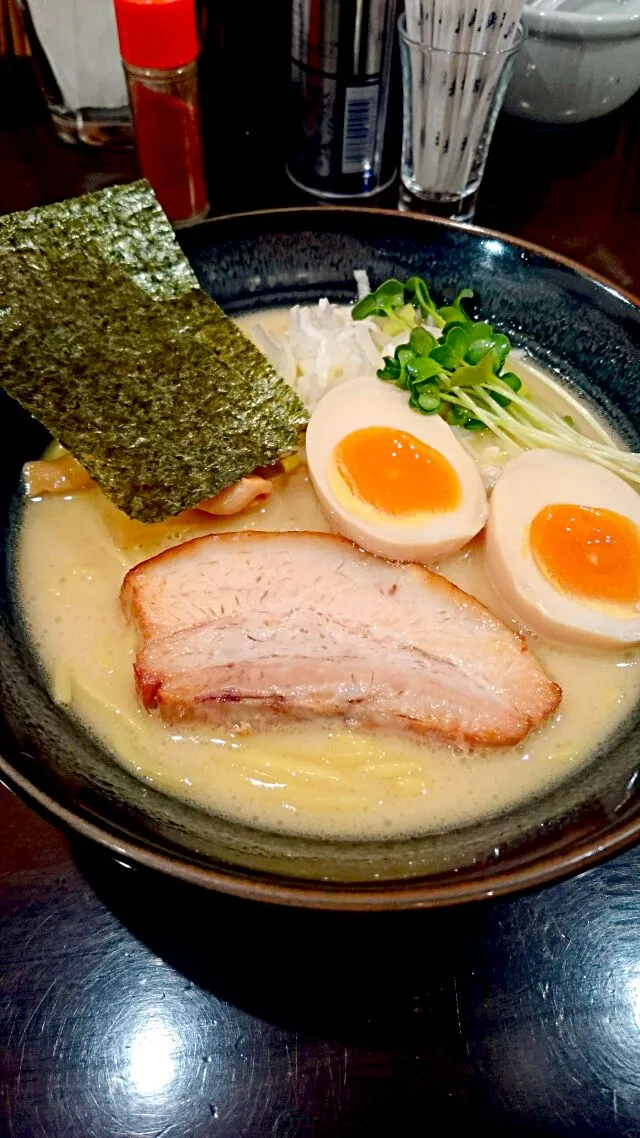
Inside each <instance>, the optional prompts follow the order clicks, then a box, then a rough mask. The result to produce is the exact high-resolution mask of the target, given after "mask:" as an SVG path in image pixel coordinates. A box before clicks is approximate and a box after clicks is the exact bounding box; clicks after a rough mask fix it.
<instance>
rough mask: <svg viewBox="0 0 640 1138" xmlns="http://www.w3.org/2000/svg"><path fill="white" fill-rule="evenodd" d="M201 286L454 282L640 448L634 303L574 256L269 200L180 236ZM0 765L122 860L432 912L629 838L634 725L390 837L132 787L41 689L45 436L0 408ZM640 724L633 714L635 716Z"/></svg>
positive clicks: (234, 290)
mask: <svg viewBox="0 0 640 1138" xmlns="http://www.w3.org/2000/svg"><path fill="white" fill-rule="evenodd" d="M181 241H182V244H183V246H184V248H185V250H186V252H187V254H188V256H189V258H190V260H191V262H192V264H193V266H194V268H195V271H196V273H197V275H198V277H199V279H200V282H201V284H202V286H203V287H204V288H205V289H206V290H207V291H208V292H210V293H211V294H212V295H213V296H215V297H216V299H217V300H218V301H220V303H221V304H222V305H223V306H224V308H225V309H226V310H227V312H229V313H231V314H233V313H241V312H246V311H248V310H249V309H252V308H262V307H265V306H276V305H289V304H292V303H295V302H313V301H315V300H317V299H318V298H319V297H320V296H328V297H330V298H331V299H332V300H336V301H348V300H351V299H353V297H354V291H355V290H354V282H353V276H352V272H353V269H355V268H366V269H368V270H369V272H370V274H371V279H372V281H373V282H380V281H381V280H383V279H384V278H385V277H390V276H397V277H401V278H402V277H406V276H408V275H409V274H411V273H419V274H421V275H423V276H425V277H426V278H427V279H428V280H429V281H430V282H432V284H433V287H434V290H435V291H436V293H443V294H446V295H447V296H450V295H452V294H453V293H454V292H455V291H457V289H458V288H459V287H460V286H462V285H469V286H471V287H472V288H473V289H474V290H475V291H476V294H477V297H478V300H479V303H480V306H481V309H482V312H483V314H484V316H485V317H486V318H487V319H489V320H491V321H495V323H496V324H498V325H499V326H500V327H501V328H502V329H504V330H505V331H506V332H507V333H508V335H509V336H510V337H511V338H512V340H513V342H514V343H515V344H516V345H517V346H519V347H524V348H526V349H528V350H529V351H530V352H531V354H532V355H533V356H534V357H535V358H536V359H537V360H539V361H540V362H541V363H543V364H544V365H546V366H547V367H551V368H555V369H557V370H558V371H559V372H560V373H561V374H562V375H563V376H565V377H566V378H567V379H568V380H569V381H570V382H572V383H574V384H575V385H576V386H577V387H578V388H580V389H582V390H583V391H585V392H587V394H588V395H589V396H590V397H591V398H592V399H593V400H594V402H595V403H596V404H597V405H598V406H599V407H601V408H602V409H603V410H604V411H605V413H606V414H607V415H608V416H609V417H610V419H611V420H613V422H614V423H615V425H616V427H617V429H618V430H619V431H620V432H621V433H622V435H623V436H624V437H625V438H626V439H628V440H629V442H630V443H632V444H633V445H634V446H635V447H636V449H638V439H637V434H636V426H637V425H638V424H640V414H639V413H640V311H639V309H638V308H637V307H636V305H635V304H634V303H633V302H632V300H631V299H629V298H627V297H625V296H623V295H621V294H620V293H619V292H617V291H616V290H615V289H614V288H613V287H611V286H609V285H607V284H606V283H605V282H603V281H600V280H598V279H596V278H594V277H593V276H590V275H589V274H588V273H586V272H584V271H583V270H581V269H580V268H578V267H577V266H575V265H572V264H570V263H569V262H567V261H563V260H561V259H559V258H555V257H553V256H551V255H549V254H545V253H544V252H543V251H540V250H537V249H535V248H533V247H530V246H524V245H520V244H517V243H516V242H513V241H510V240H508V239H506V238H503V237H501V236H500V235H498V234H492V233H486V232H482V231H480V230H476V229H473V228H470V227H464V226H454V225H447V224H446V223H442V222H438V221H431V220H428V219H424V218H415V217H412V216H410V215H406V214H404V215H403V214H397V213H386V212H382V211H376V210H350V209H330V208H318V209H315V208H314V209H306V210H276V211H272V212H268V213H256V214H249V215H244V216H234V217H228V218H220V219H217V220H214V221H210V222H207V223H205V224H204V225H201V226H199V227H197V228H196V229H193V230H191V231H189V232H187V233H186V234H184V236H182V237H181ZM0 409H1V412H2V414H1V418H0V436H1V441H0V525H1V526H2V537H3V543H4V546H5V549H6V555H5V558H4V570H3V573H4V576H3V579H2V586H1V595H0V603H1V624H0V706H1V715H0V751H1V753H2V756H3V757H2V758H1V759H0V773H1V774H2V777H3V778H4V780H5V781H6V782H7V784H8V785H10V786H11V787H13V788H14V789H16V790H17V791H18V792H19V793H21V794H23V795H24V796H25V797H26V798H28V799H29V800H30V801H31V802H32V803H33V804H34V805H36V806H37V807H39V808H40V809H42V810H43V811H45V812H47V813H49V814H51V815H53V816H55V817H56V818H57V819H59V820H60V821H61V822H62V823H64V824H65V825H67V826H70V827H72V828H73V829H74V830H77V831H80V832H81V833H83V834H85V835H87V836H89V837H92V838H94V839H95V840H96V841H98V842H100V843H102V844H103V845H105V846H107V847H108V848H110V849H111V850H113V852H114V853H115V854H117V855H118V856H119V857H120V858H124V859H131V860H132V861H136V862H141V863H144V864H146V865H149V866H152V867H155V868H157V869H160V870H162V871H164V872H167V873H171V874H174V875H176V876H179V877H182V878H184V879H186V880H189V881H192V882H198V883H201V884H203V885H205V886H209V887H211V888H214V889H221V890H225V891H226V892H231V893H237V894H241V895H243V896H246V897H254V898H260V899H263V900H269V901H278V902H284V903H288V904H297V905H308V906H317V907H335V908H339V907H342V908H354V909H356V908H361V909H374V908H393V907H397V908H401V907H409V906H412V905H423V906H435V905H443V904H452V903H455V902H459V901H463V900H469V899H472V898H479V897H483V896H488V895H492V894H497V893H505V892H509V891H512V890H516V889H520V888H523V887H525V886H529V885H534V884H538V883H540V882H542V881H546V880H550V879H552V878H555V877H558V876H560V875H562V874H565V873H568V872H571V871H574V870H577V869H583V868H585V867H586V866H588V865H590V864H592V863H593V862H594V861H596V860H597V859H599V858H601V857H603V856H604V855H605V854H607V853H611V852H613V851H615V850H618V849H620V848H622V847H623V846H625V845H627V844H629V843H630V842H633V841H635V840H636V838H637V837H638V835H639V834H640V780H638V779H637V769H638V757H639V755H638V751H639V747H638V744H639V741H640V728H638V726H637V723H636V722H631V723H629V724H628V726H627V729H626V730H625V732H624V733H623V734H622V737H619V738H616V739H615V740H612V741H611V743H610V745H609V746H608V748H607V749H606V753H602V754H600V755H598V756H596V757H595V758H594V759H593V761H592V762H591V763H590V764H589V765H588V766H587V767H585V769H583V770H582V771H579V772H577V773H576V774H575V775H574V776H573V777H571V778H568V779H566V780H565V781H564V782H563V783H562V784H561V785H558V786H557V787H556V788H555V789H553V790H550V791H548V792H547V793H545V794H543V795H541V796H540V797H538V798H536V799H535V800H533V801H529V802H528V803H527V804H526V805H523V806H521V807H519V808H517V809H514V810H511V811H510V812H509V813H506V814H503V815H501V816H499V817H496V818H493V819H490V820H487V821H484V822H481V823H478V824H475V825H468V826H464V827H461V828H459V829H455V830H451V831H449V832H447V833H442V834H436V835H431V836H428V837H423V838H413V839H411V840H404V841H390V842H343V843H337V842H336V843H332V842H326V841H318V840H311V839H309V840H306V839H302V838H288V837H282V836H277V835H273V834H269V833H266V832H263V831H259V830H253V829H249V828H247V827H244V826H241V825H238V824H234V823H232V822H229V821H227V820H225V819H223V818H219V817H215V816H212V815H208V814H205V813H204V812H201V811H199V810H197V809H194V808H193V807H190V806H188V805H185V804H184V803H181V802H179V801H177V800H176V799H172V798H169V797H166V796H165V795H163V794H161V793H160V792H158V791H156V790H154V789H152V788H151V787H149V786H145V785H143V784H142V783H141V782H138V781H137V780H136V779H135V778H134V777H133V776H132V775H130V774H128V773H127V772H126V771H125V770H124V769H123V768H122V767H120V766H119V765H118V764H117V763H116V762H115V761H114V760H113V759H112V758H111V757H110V755H109V754H108V753H107V752H106V751H105V750H103V749H102V748H101V747H100V746H99V745H98V744H97V743H96V742H95V741H94V740H93V739H91V738H90V737H89V736H88V735H87V734H85V733H84V732H83V730H82V729H81V728H80V727H79V726H78V725H77V724H76V723H74V722H73V720H71V719H70V718H69V717H68V716H67V715H66V714H65V713H64V711H62V710H61V709H60V708H59V707H57V706H56V705H55V704H54V703H53V702H52V700H51V699H50V697H49V695H48V694H47V691H46V689H45V686H44V684H43V680H42V677H41V675H40V674H39V671H38V668H37V664H36V661H35V660H34V658H33V656H32V654H31V652H30V650H29V646H28V644H27V643H26V641H25V638H24V635H23V630H22V629H21V627H20V621H19V614H18V613H17V612H16V609H15V604H14V593H13V586H12V540H11V539H12V531H13V527H14V525H15V524H16V521H17V519H18V516H19V489H18V487H19V475H20V469H21V466H22V463H23V462H24V461H26V460H27V459H29V458H33V457H35V456H37V455H38V454H39V453H41V451H42V449H43V447H44V444H45V443H46V441H47V437H46V434H45V433H44V432H43V431H42V430H41V428H40V427H38V425H37V424H36V423H35V422H34V421H33V420H32V419H31V418H30V417H29V416H28V415H26V414H24V413H23V412H22V411H21V410H20V408H19V407H18V406H17V405H16V404H15V403H13V402H12V401H10V400H9V399H7V398H3V400H2V402H1V403H0ZM636 719H637V717H636Z"/></svg>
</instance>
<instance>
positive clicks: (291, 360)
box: [251, 269, 406, 411]
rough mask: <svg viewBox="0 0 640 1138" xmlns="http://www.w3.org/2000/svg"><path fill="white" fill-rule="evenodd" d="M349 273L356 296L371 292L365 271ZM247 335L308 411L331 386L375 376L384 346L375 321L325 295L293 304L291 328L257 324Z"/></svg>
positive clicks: (380, 362) (404, 337) (290, 314)
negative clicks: (356, 316) (359, 316)
mask: <svg viewBox="0 0 640 1138" xmlns="http://www.w3.org/2000/svg"><path fill="white" fill-rule="evenodd" d="M353 275H354V277H355V278H356V284H357V288H358V295H359V296H366V295H367V294H368V293H369V292H370V287H369V278H368V275H367V273H366V270H364V269H356V270H355V272H354V274H353ZM251 334H252V336H253V339H254V340H255V342H256V344H257V346H258V347H259V348H260V350H261V351H263V352H264V354H265V355H266V356H267V358H268V359H269V360H270V361H271V363H272V364H273V366H274V368H275V369H276V371H277V372H278V374H279V375H281V376H282V378H283V379H286V381H287V383H290V384H291V386H292V387H293V388H294V389H295V390H296V391H297V393H298V395H299V396H300V398H301V399H302V402H303V403H304V404H305V405H306V407H308V409H309V410H310V411H311V410H313V408H314V407H315V406H316V404H317V403H318V402H319V400H320V399H321V398H322V396H323V395H324V394H325V393H326V392H327V391H329V389H330V388H332V387H335V386H337V384H339V383H344V382H345V380H347V379H355V378H356V376H361V375H371V376H375V374H376V371H377V370H378V368H380V367H381V366H382V356H383V354H384V352H383V351H382V350H381V349H382V348H383V346H384V345H383V343H382V342H381V334H380V329H379V328H378V326H377V324H376V323H375V321H373V320H368V319H366V320H358V321H354V320H352V319H351V309H350V308H349V307H347V306H345V305H338V304H332V303H331V302H330V301H329V300H328V299H327V298H326V297H324V298H323V299H322V300H320V301H318V304H317V305H314V306H308V305H299V304H296V305H294V307H293V308H291V309H290V311H289V327H288V328H287V329H286V330H285V331H283V332H282V333H276V332H273V331H267V329H265V328H263V327H262V325H261V324H255V325H253V327H252V330H251ZM401 339H406V334H405V335H404V336H403V337H401ZM390 350H391V352H393V346H391V348H390Z"/></svg>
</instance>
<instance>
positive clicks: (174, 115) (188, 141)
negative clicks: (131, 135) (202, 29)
mask: <svg viewBox="0 0 640 1138" xmlns="http://www.w3.org/2000/svg"><path fill="white" fill-rule="evenodd" d="M115 9H116V19H117V24H118V35H119V39H120V53H121V55H122V61H123V64H124V69H125V74H126V77H127V86H128V89H129V103H130V105H131V114H132V118H133V128H134V132H135V142H136V150H137V154H138V161H139V164H140V170H141V172H142V174H143V176H144V177H145V178H146V179H147V180H148V181H149V182H150V183H151V185H152V187H153V189H154V191H155V194H156V197H157V198H158V200H159V202H160V204H161V206H162V208H163V209H164V211H165V213H166V214H167V216H168V218H169V219H170V221H172V222H173V224H174V225H175V226H180V225H189V224H191V223H193V222H195V221H199V220H201V219H202V218H203V217H205V216H206V214H207V212H208V210H209V202H208V198H207V186H206V181H205V175H204V159H203V147H202V129H201V122H200V104H199V97H198V75H197V57H198V51H199V44H198V30H197V23H196V12H195V0H115Z"/></svg>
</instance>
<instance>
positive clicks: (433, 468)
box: [333, 427, 462, 517]
mask: <svg viewBox="0 0 640 1138" xmlns="http://www.w3.org/2000/svg"><path fill="white" fill-rule="evenodd" d="M333 457H334V460H335V463H336V467H337V470H338V473H339V474H340V476H341V477H342V479H343V480H344V481H345V482H346V484H347V486H348V487H349V489H350V491H351V493H352V494H353V495H355V497H357V498H360V499H361V500H362V501H363V502H367V503H368V504H369V505H371V506H373V507H375V509H376V510H380V511H381V512H382V513H385V514H391V515H393V516H395V517H402V516H403V515H405V516H406V515H410V514H421V513H445V512H447V511H449V510H455V509H456V507H457V506H458V505H459V503H460V499H461V497H462V486H461V485H460V479H459V477H458V475H457V474H456V471H455V470H454V468H453V466H452V465H451V463H450V462H449V461H448V459H446V458H445V457H444V455H443V454H440V451H437V450H434V449H433V447H430V446H427V444H426V443H423V442H421V441H420V439H417V438H416V437H415V436H414V435H410V434H408V433H407V432H406V431H399V430H397V429H396V428H395V427H363V428H361V429H360V430H358V431H352V433H351V434H350V435H346V437H345V438H344V439H342V440H341V441H340V442H339V443H338V445H337V447H336V448H335V450H334V452H333Z"/></svg>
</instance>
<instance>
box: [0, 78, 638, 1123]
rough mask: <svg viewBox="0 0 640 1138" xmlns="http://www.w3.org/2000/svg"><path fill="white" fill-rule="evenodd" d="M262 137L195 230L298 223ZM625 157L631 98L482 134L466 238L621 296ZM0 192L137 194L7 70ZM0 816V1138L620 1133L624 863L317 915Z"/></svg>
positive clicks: (631, 881) (627, 275) (6, 198)
mask: <svg viewBox="0 0 640 1138" xmlns="http://www.w3.org/2000/svg"><path fill="white" fill-rule="evenodd" d="M237 105H238V106H239V107H240V110H239V111H238V115H239V116H240V118H242V114H243V111H242V106H243V105H242V102H241V101H240V100H239V101H238V103H237ZM232 126H233V124H232ZM267 127H268V124H267V122H266V120H265V119H264V118H261V117H260V114H258V117H257V120H256V119H255V118H254V119H253V120H252V119H250V118H249V119H247V121H245V122H236V123H235V127H234V129H236V146H235V149H234V150H232V151H230V150H229V149H228V147H227V145H226V144H225V146H224V147H222V146H220V147H219V146H216V145H213V144H212V143H211V142H210V145H209V173H210V179H211V191H212V200H213V202H214V209H215V210H216V211H218V212H224V211H228V210H239V209H244V208H259V207H261V206H268V205H283V204H288V203H291V202H295V201H299V200H301V199H300V196H299V195H298V196H296V195H294V193H293V191H292V190H291V189H290V187H288V186H287V184H286V180H285V178H284V176H283V175H282V174H281V169H280V167H279V165H278V163H277V161H275V160H274V157H273V155H274V145H275V144H274V142H273V131H272V132H271V134H269V132H268V129H267ZM227 128H228V129H229V130H231V127H229V126H228V124H227ZM276 133H277V132H276ZM270 140H271V141H270ZM639 156H640V102H639V101H638V100H637V99H636V100H635V101H634V102H633V103H630V104H628V105H627V107H625V108H623V109H622V110H621V111H620V112H617V113H615V114H613V115H611V116H608V117H607V118H605V119H602V120H600V121H599V122H594V123H591V124H586V125H585V126H583V127H573V128H569V129H566V130H553V131H548V130H547V131H536V130H532V129H530V128H527V127H525V126H524V125H523V124H521V123H518V122H516V121H508V120H504V121H502V122H501V123H500V124H499V127H498V130H497V134H496V137H495V140H494V145H493V148H492V153H491V157H490V163H489V168H488V170H487V174H486V178H485V182H484V185H483V189H482V195H481V199H480V204H479V208H478V213H477V221H478V223H479V224H486V225H489V226H491V227H494V228H499V229H502V230H504V231H506V232H508V233H512V234H516V235H519V236H524V237H527V238H529V239H531V240H534V241H537V242H540V243H541V244H544V245H546V246H548V247H550V248H551V249H554V250H556V251H561V252H563V253H565V254H567V255H569V256H572V257H574V258H575V259H577V260H579V261H581V262H582V263H584V264H586V265H589V266H591V267H592V268H594V269H596V270H598V271H599V272H600V273H602V274H605V275H606V276H608V277H609V278H610V279H611V280H612V281H614V282H616V283H617V284H619V285H622V286H623V287H624V288H626V289H628V290H631V291H633V290H635V291H636V292H637V293H640V158H639ZM264 163H266V165H264ZM257 170H262V171H263V176H261V177H260V178H257V177H256V171H257ZM0 171H1V176H0V211H10V210H15V209H21V208H25V207H27V206H32V205H39V204H43V203H46V202H49V201H52V200H55V199H59V198H62V197H65V196H68V195H74V194H78V193H82V192H83V191H86V190H90V189H96V188H99V187H101V186H104V185H107V184H109V183H112V182H115V181H123V180H127V179H128V178H130V177H132V176H134V175H135V172H136V171H135V162H134V158H133V155H132V154H131V153H130V152H127V151H122V152H120V153H117V152H108V151H99V150H80V149H77V150H76V149H73V148H69V147H65V146H63V145H61V144H59V143H58V142H57V141H56V139H55V137H54V135H53V132H52V130H51V128H50V126H49V123H48V121H47V118H46V114H45V113H44V110H43V106H42V103H41V101H40V98H39V95H38V92H37V88H36V87H35V84H34V83H33V80H32V76H31V72H30V69H29V65H28V64H25V63H13V64H9V63H5V64H4V65H3V66H2V68H0ZM267 171H268V175H267ZM394 192H395V191H394ZM386 204H389V205H393V204H394V202H393V200H392V197H391V199H389V198H388V199H387V200H386ZM0 811H1V814H0V835H1V837H0V883H1V888H0V921H1V939H0V973H1V980H0V1135H10V1136H11V1138H34V1136H39V1135H43V1136H46V1138H58V1136H61V1138H67V1136H71V1138H133V1136H141V1138H142V1136H144V1138H151V1136H157V1138H160V1136H162V1138H201V1136H204V1135H211V1136H214V1138H215V1136H220V1138H241V1136H246V1138H267V1136H269V1138H311V1136H313V1138H356V1136H358V1138H378V1136H380V1138H382V1136H384V1138H396V1136H398V1138H405V1136H406V1138H413V1136H414V1135H415V1136H418V1135H420V1136H422V1135H432V1134H433V1135H438V1136H439V1135H441V1134H442V1135H444V1134H447V1135H457V1134H459V1133H460V1134H461V1133H463V1131H464V1132H465V1133H468V1132H471V1131H472V1130H473V1131H474V1132H475V1131H477V1130H478V1128H480V1131H481V1132H484V1133H489V1134H492V1135H493V1136H495V1138H500V1136H505V1138H511V1136H514V1138H515V1136H518V1138H521V1136H522V1138H528V1136H532V1138H533V1136H536V1138H543V1136H544V1138H552V1136H558V1138H560V1136H569V1135H571V1136H576V1138H582V1136H584V1135H595V1136H597V1138H608V1136H616V1138H618V1136H626V1138H631V1136H636V1135H640V849H638V850H632V851H630V852H628V853H625V854H623V855H622V856H619V857H617V858H616V859H614V860H612V861H610V862H608V863H607V864H605V865H603V866H601V867H599V868H597V869H593V870H591V871H589V872H588V873H585V874H583V875H582V876H580V877H576V878H574V879H572V880H568V881H566V882H563V883H561V884H558V885H555V886H552V887H549V888H546V889H544V890H543V891H541V892H539V893H533V894H528V895H526V896H520V897H516V898H514V899H509V900H503V901H500V902H485V903H483V904H480V905H476V906H468V907H463V908H461V909H457V910H448V911H443V912H439V913H438V912H434V913H426V912H425V913H420V912H415V913H406V914H402V913H396V914H388V915H387V914H379V915H365V914H354V915H349V914H335V915H334V914H331V913H305V912H297V911H294V910H280V909H276V908H271V907H265V906H259V905H253V904H248V903H244V902H239V901H235V900H233V899H229V898H224V897H217V896H214V895H208V894H206V895H203V894H201V893H199V892H197V891H195V890H193V889H190V888H187V887H184V886H180V885H178V884H175V883H173V882H171V881H167V880H164V879H157V878H155V877H153V876H150V875H149V874H148V873H146V872H142V871H139V870H136V869H130V868H127V867H125V866H123V865H121V864H118V863H117V862H116V861H114V860H112V859H111V858H110V857H108V856H106V855H105V854H103V853H101V852H99V851H97V850H96V849H93V848H88V847H86V846H85V845H83V844H81V843H79V842H77V841H76V840H69V838H68V837H65V836H63V835H62V834H61V833H59V832H58V831H57V830H55V829H54V828H53V827H52V826H51V825H49V824H48V823H47V822H45V821H43V820H42V819H40V818H38V817H37V816H36V815H35V814H34V813H32V812H31V810H30V809H29V808H28V807H27V806H25V805H23V804H22V803H21V802H19V801H18V800H17V799H15V798H14V797H12V795H10V794H9V792H8V791H5V790H4V788H1V787H0Z"/></svg>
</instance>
